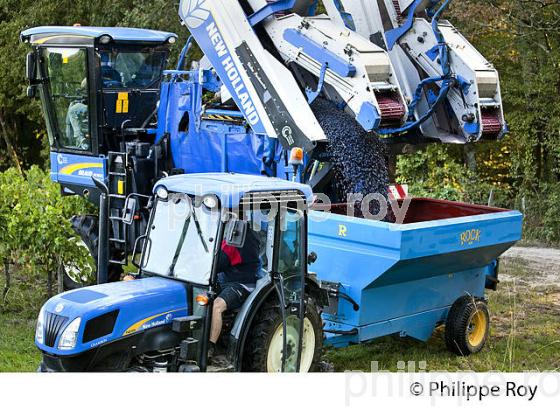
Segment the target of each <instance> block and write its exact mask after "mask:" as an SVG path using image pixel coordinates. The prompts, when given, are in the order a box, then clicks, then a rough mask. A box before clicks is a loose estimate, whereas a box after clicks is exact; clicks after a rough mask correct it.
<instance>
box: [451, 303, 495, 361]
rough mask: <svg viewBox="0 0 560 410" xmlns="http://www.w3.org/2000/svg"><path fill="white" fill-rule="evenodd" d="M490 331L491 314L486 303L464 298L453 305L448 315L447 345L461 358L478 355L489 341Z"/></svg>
mask: <svg viewBox="0 0 560 410" xmlns="http://www.w3.org/2000/svg"><path fill="white" fill-rule="evenodd" d="M489 329H490V314H489V313H488V307H487V305H486V302H485V301H484V300H481V299H475V298H473V297H472V296H463V297H460V298H459V299H457V300H456V301H455V303H453V306H451V309H450V310H449V313H448V315H447V321H446V322H445V343H446V344H447V348H448V349H449V350H450V351H451V352H453V353H455V354H457V355H459V356H468V355H470V354H472V353H478V352H479V351H480V350H482V348H483V347H484V345H485V343H486V340H487V339H488V332H489Z"/></svg>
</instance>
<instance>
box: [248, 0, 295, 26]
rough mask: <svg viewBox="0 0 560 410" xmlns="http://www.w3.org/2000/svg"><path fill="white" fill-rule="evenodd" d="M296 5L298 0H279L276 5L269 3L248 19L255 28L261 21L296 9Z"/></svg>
mask: <svg viewBox="0 0 560 410" xmlns="http://www.w3.org/2000/svg"><path fill="white" fill-rule="evenodd" d="M294 4H296V0H277V1H275V2H274V3H269V4H267V5H266V6H264V7H262V8H261V9H260V10H257V11H256V12H255V13H253V14H251V15H250V16H249V17H248V18H247V19H248V20H249V24H250V25H251V26H253V27H255V26H256V25H257V24H259V23H260V22H261V21H263V20H264V19H266V18H268V17H270V16H272V15H273V14H274V13H278V12H281V11H286V10H289V9H291V8H292V7H294Z"/></svg>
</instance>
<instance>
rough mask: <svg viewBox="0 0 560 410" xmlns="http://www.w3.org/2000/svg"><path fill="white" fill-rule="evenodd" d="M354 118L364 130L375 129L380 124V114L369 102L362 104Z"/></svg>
mask: <svg viewBox="0 0 560 410" xmlns="http://www.w3.org/2000/svg"><path fill="white" fill-rule="evenodd" d="M356 120H357V121H358V122H359V123H360V125H361V126H362V127H363V128H364V129H365V130H366V131H371V130H375V129H377V128H379V125H380V124H381V116H380V115H379V112H377V108H375V106H374V105H373V104H371V103H370V102H365V103H363V104H362V107H361V108H360V112H359V113H358V116H357V117H356Z"/></svg>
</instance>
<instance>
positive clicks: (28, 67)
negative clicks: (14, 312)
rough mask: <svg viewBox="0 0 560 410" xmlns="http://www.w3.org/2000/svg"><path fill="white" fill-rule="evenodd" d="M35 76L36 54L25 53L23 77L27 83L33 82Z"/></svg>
mask: <svg viewBox="0 0 560 410" xmlns="http://www.w3.org/2000/svg"><path fill="white" fill-rule="evenodd" d="M36 77H37V55H36V54H35V53H33V52H31V53H27V59H26V61H25V78H26V79H27V81H29V83H33V81H35V79H36Z"/></svg>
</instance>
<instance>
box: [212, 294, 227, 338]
mask: <svg viewBox="0 0 560 410" xmlns="http://www.w3.org/2000/svg"><path fill="white" fill-rule="evenodd" d="M226 310H227V303H226V301H225V300H223V299H222V298H221V297H217V298H216V300H215V301H214V308H213V309H212V325H211V327H210V343H211V344H212V345H215V344H216V343H217V342H218V339H219V338H220V333H221V332H222V314H223V313H224V312H225V311H226ZM212 345H211V346H212Z"/></svg>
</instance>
